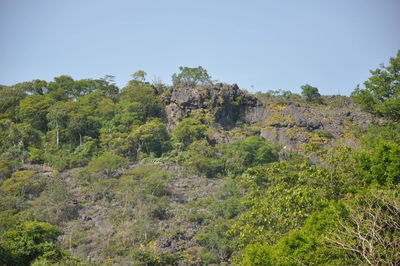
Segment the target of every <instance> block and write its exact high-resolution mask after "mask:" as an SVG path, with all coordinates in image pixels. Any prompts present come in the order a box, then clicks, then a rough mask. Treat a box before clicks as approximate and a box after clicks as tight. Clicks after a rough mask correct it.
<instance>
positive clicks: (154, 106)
mask: <svg viewBox="0 0 400 266" xmlns="http://www.w3.org/2000/svg"><path fill="white" fill-rule="evenodd" d="M121 101H122V102H128V103H132V102H137V103H139V104H140V110H141V112H143V113H144V115H145V116H146V117H163V115H164V113H163V108H162V103H161V100H160V98H159V96H158V95H156V91H155V89H154V88H153V87H152V86H151V85H149V84H141V83H139V84H136V83H134V84H131V85H128V86H127V87H125V88H123V90H122V93H121Z"/></svg>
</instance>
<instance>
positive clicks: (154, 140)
mask: <svg viewBox="0 0 400 266" xmlns="http://www.w3.org/2000/svg"><path fill="white" fill-rule="evenodd" d="M131 137H132V139H133V141H134V142H135V143H136V144H137V150H138V152H145V153H154V154H155V155H156V156H161V154H162V153H163V152H165V151H167V149H168V140H169V135H168V131H167V128H166V127H165V124H164V123H162V122H161V121H160V120H159V119H152V120H150V121H148V122H147V123H146V124H144V125H141V126H138V127H134V128H133V129H132V133H131Z"/></svg>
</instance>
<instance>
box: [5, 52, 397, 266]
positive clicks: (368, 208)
mask: <svg viewBox="0 0 400 266" xmlns="http://www.w3.org/2000/svg"><path fill="white" fill-rule="evenodd" d="M382 60H384V58H383V59H382ZM370 73H371V74H370V77H369V78H368V80H366V81H365V82H364V84H362V86H357V87H356V88H355V89H354V91H353V93H352V94H351V96H340V95H334V96H326V95H320V93H319V91H318V88H316V87H314V86H312V85H309V84H305V85H303V86H302V87H301V90H302V93H301V94H297V93H293V92H290V91H283V90H275V91H274V90H270V91H266V92H257V93H250V92H248V91H246V90H241V89H239V88H238V86H237V85H235V84H233V85H231V84H225V83H220V82H216V81H214V80H213V79H212V78H211V76H210V75H209V74H208V72H207V70H206V69H204V68H203V67H201V66H199V67H180V68H179V71H178V72H177V73H175V74H173V75H172V83H171V84H170V85H168V84H164V83H162V82H161V81H160V80H157V79H155V80H153V81H148V80H147V74H146V72H145V71H143V70H139V71H137V72H135V73H134V74H132V79H131V80H130V81H129V82H128V84H127V85H126V86H125V87H122V88H119V87H118V86H117V85H116V84H115V82H114V77H113V76H105V77H104V78H99V79H89V78H88V79H81V80H75V79H73V78H72V77H70V76H67V75H63V76H59V77H55V78H54V79H53V80H52V81H44V80H39V79H36V80H32V81H27V82H21V83H17V84H15V85H12V86H0V199H1V200H0V265H36V266H39V265H400V184H399V183H400V124H399V122H400V51H398V52H397V55H395V56H394V57H392V58H390V60H389V63H388V64H386V65H383V64H382V65H380V66H378V67H377V68H376V69H375V70H371V72H370Z"/></svg>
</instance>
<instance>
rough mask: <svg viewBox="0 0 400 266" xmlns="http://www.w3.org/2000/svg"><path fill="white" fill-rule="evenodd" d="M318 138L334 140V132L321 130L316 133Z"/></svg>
mask: <svg viewBox="0 0 400 266" xmlns="http://www.w3.org/2000/svg"><path fill="white" fill-rule="evenodd" d="M316 133H317V135H318V137H321V138H327V139H332V138H334V136H333V134H332V132H330V131H329V130H324V129H320V130H317V131H316Z"/></svg>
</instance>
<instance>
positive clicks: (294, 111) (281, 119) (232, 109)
mask: <svg viewBox="0 0 400 266" xmlns="http://www.w3.org/2000/svg"><path fill="white" fill-rule="evenodd" d="M162 100H163V102H164V105H165V111H166V114H167V119H168V122H169V126H170V128H172V127H174V126H175V125H176V124H178V123H179V121H180V120H182V119H183V118H186V117H189V116H194V117H196V114H197V115H198V114H201V115H203V117H205V116H208V117H209V118H211V119H212V122H209V123H210V125H212V127H214V128H215V129H216V130H217V131H216V134H215V136H216V137H215V141H216V142H230V141H231V140H232V137H229V136H228V135H229V134H227V133H226V132H228V131H231V132H235V130H236V131H240V130H242V129H243V125H250V126H256V127H257V128H258V133H256V135H260V136H263V137H264V138H265V139H267V140H268V141H271V142H277V143H280V144H282V145H284V146H286V147H287V148H296V147H298V146H299V145H301V144H307V143H310V142H312V141H319V140H318V137H317V136H316V135H317V134H320V135H325V142H324V143H323V144H332V143H334V142H335V141H337V140H339V139H341V138H342V137H343V135H344V134H345V132H346V128H347V127H349V126H352V125H359V126H367V125H368V124H370V123H371V121H372V120H373V117H372V116H371V115H370V114H367V113H365V112H362V111H360V110H359V108H358V107H357V106H356V105H354V104H353V103H352V101H351V99H350V98H348V97H344V96H324V102H325V103H326V104H323V105H314V106H313V105H309V104H307V103H305V102H302V101H288V102H285V103H276V102H274V101H267V102H265V101H264V102H262V101H261V100H260V99H258V98H256V97H254V96H252V95H249V94H248V93H246V92H244V91H242V90H240V89H239V87H238V86H237V85H236V84H233V85H228V84H221V83H219V84H216V85H213V86H209V87H205V88H183V89H177V88H168V89H167V90H166V91H165V92H164V94H163V95H162ZM238 134H239V138H240V136H243V137H244V135H240V132H239V133H238ZM221 135H223V137H221ZM231 135H232V134H231ZM218 136H219V137H218Z"/></svg>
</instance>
